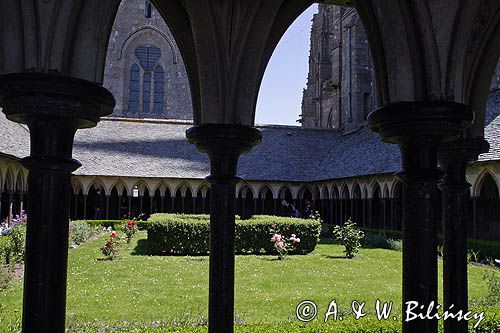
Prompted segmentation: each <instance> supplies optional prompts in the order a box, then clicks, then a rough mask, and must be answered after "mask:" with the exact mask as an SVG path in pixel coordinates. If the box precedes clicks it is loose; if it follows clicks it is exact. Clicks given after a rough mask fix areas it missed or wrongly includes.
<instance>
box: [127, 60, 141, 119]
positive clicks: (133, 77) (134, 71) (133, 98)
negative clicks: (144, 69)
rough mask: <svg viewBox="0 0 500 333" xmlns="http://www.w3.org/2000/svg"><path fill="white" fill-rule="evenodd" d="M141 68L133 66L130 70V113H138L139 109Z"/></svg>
mask: <svg viewBox="0 0 500 333" xmlns="http://www.w3.org/2000/svg"><path fill="white" fill-rule="evenodd" d="M139 76H140V71H139V66H137V64H133V65H132V67H131V68H130V89H129V104H130V107H129V109H130V112H132V113H137V112H138V109H139Z"/></svg>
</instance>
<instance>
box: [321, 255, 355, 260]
mask: <svg viewBox="0 0 500 333" xmlns="http://www.w3.org/2000/svg"><path fill="white" fill-rule="evenodd" d="M323 257H325V258H328V259H349V258H347V257H346V256H326V255H324V256H323Z"/></svg>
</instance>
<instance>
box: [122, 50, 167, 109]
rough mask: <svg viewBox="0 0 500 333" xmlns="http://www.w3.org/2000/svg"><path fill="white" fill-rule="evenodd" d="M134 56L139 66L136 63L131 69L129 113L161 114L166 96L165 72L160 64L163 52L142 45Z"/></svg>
mask: <svg viewBox="0 0 500 333" xmlns="http://www.w3.org/2000/svg"><path fill="white" fill-rule="evenodd" d="M134 55H135V57H136V58H137V60H138V61H139V64H136V63H134V64H133V65H132V67H131V68H130V86H129V111H130V112H131V113H133V114H134V113H139V112H143V113H151V112H154V113H157V114H161V113H162V112H163V98H164V95H165V92H164V89H165V84H164V83H165V71H164V69H163V67H162V66H161V65H160V64H159V63H158V62H159V60H160V58H161V50H160V49H159V48H158V47H156V46H144V45H141V46H138V47H137V48H136V49H135V51H134ZM141 98H142V99H141Z"/></svg>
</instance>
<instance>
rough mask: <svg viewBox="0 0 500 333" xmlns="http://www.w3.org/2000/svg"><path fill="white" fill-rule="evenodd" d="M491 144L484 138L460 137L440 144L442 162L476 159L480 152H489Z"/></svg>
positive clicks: (439, 153)
mask: <svg viewBox="0 0 500 333" xmlns="http://www.w3.org/2000/svg"><path fill="white" fill-rule="evenodd" d="M489 149H490V144H489V143H488V141H486V140H485V139H484V138H479V137H478V138H459V139H457V140H455V141H450V142H445V143H442V144H441V145H440V146H439V151H438V158H439V163H440V164H448V163H461V162H465V163H468V162H473V161H476V160H477V158H478V157H479V155H480V154H482V153H486V152H488V150H489Z"/></svg>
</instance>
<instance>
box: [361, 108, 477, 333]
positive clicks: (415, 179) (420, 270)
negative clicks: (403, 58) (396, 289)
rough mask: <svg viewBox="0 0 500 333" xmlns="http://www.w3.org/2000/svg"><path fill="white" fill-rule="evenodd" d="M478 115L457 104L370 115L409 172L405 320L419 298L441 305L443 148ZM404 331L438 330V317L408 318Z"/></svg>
mask: <svg viewBox="0 0 500 333" xmlns="http://www.w3.org/2000/svg"><path fill="white" fill-rule="evenodd" d="M472 119H473V113H472V111H470V110H469V109H468V108H467V107H466V106H465V105H463V104H458V103H453V102H400V103H394V104H389V105H387V106H385V107H383V108H380V109H377V110H375V111H373V112H372V113H371V114H370V115H369V116H368V124H369V127H370V129H372V130H374V131H376V132H379V133H380V135H381V137H382V139H383V140H384V141H386V142H391V143H397V144H398V145H399V147H400V150H401V159H402V169H403V170H402V172H400V173H398V175H397V176H398V178H399V179H400V180H401V181H402V182H403V319H404V318H405V317H406V314H407V313H406V309H408V306H409V303H407V302H412V301H416V302H418V304H419V307H420V306H424V309H427V308H428V307H429V306H430V304H431V302H434V304H435V305H436V304H437V249H436V248H437V230H436V219H437V216H435V215H436V214H435V211H434V204H435V202H436V201H437V200H438V199H439V196H438V189H437V181H438V179H439V177H440V172H439V171H438V169H437V152H438V147H439V145H440V144H441V143H442V142H443V141H445V140H450V139H453V138H455V137H456V136H457V135H459V133H460V131H461V130H462V129H463V128H464V127H465V126H466V125H468V124H469V123H470V122H471V121H472ZM415 310H416V309H415ZM418 310H419V311H420V308H418ZM431 313H433V312H431ZM403 332H405V333H410V332H411V333H421V332H426V333H434V332H437V320H435V319H432V320H428V319H415V320H413V321H403Z"/></svg>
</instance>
